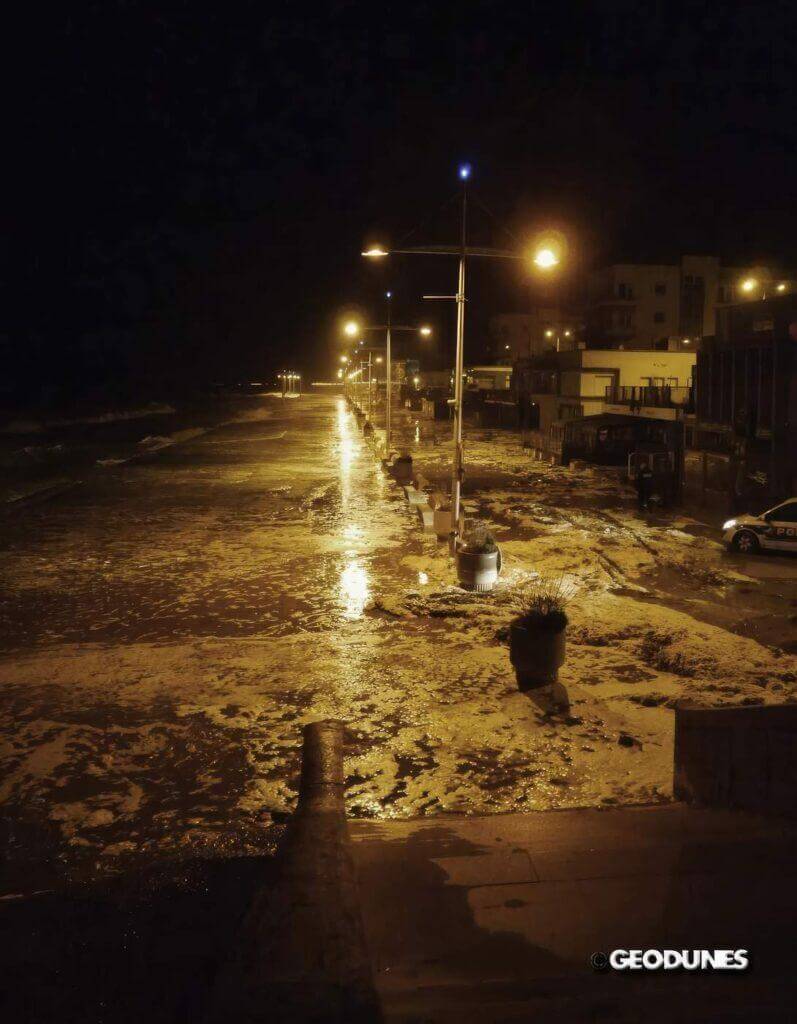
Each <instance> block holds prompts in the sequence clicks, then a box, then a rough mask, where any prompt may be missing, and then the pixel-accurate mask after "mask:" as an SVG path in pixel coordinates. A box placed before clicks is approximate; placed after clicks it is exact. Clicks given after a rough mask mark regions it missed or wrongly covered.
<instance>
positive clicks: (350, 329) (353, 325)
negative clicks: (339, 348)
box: [343, 320, 360, 338]
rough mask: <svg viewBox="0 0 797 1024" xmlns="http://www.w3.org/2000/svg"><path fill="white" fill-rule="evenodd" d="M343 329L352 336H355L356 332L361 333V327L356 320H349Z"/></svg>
mask: <svg viewBox="0 0 797 1024" xmlns="http://www.w3.org/2000/svg"><path fill="white" fill-rule="evenodd" d="M343 331H344V333H345V334H348V336H349V337H350V338H353V337H354V336H355V335H356V334H359V331H360V327H359V325H358V323H357V321H356V320H349V321H348V323H346V324H344V326H343Z"/></svg>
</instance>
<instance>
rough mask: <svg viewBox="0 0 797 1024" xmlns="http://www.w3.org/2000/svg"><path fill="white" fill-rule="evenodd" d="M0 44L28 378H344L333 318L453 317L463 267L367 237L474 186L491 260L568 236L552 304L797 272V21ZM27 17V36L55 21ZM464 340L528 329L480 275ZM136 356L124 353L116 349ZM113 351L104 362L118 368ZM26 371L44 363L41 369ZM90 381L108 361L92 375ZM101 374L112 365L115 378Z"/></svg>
mask: <svg viewBox="0 0 797 1024" xmlns="http://www.w3.org/2000/svg"><path fill="white" fill-rule="evenodd" d="M59 17H60V19H61V20H60V21H56V22H52V21H50V20H49V15H48V16H45V14H44V11H43V9H42V10H41V11H40V12H39V14H38V15H36V14H35V13H34V16H33V19H32V20H31V21H30V22H29V23H28V24H26V25H22V24H21V22H20V24H19V31H18V34H17V36H16V37H15V35H14V32H13V31H11V30H12V29H13V28H14V25H13V23H12V19H13V16H8V15H7V19H8V22H7V26H6V27H7V29H8V30H9V32H8V38H9V40H10V41H11V43H12V48H13V49H15V50H16V53H17V57H18V67H17V70H16V74H15V77H14V82H13V87H12V89H11V90H10V93H7V95H6V105H7V106H8V108H9V109H8V114H9V116H8V118H7V126H6V138H7V139H8V140H9V142H10V145H9V148H8V151H7V164H6V170H7V171H8V172H10V174H9V177H8V180H7V187H6V189H5V190H4V199H5V203H4V222H5V228H6V230H5V231H4V236H5V240H6V242H7V243H8V248H7V254H6V266H5V267H4V282H3V283H4V303H3V304H4V309H5V312H6V325H5V329H4V333H5V336H6V341H7V343H8V344H9V345H10V347H11V351H12V353H13V354H14V356H15V357H19V365H20V366H22V367H23V369H25V370H26V372H30V354H31V353H35V356H36V360H37V362H38V361H40V360H41V359H42V358H44V361H45V363H47V364H48V365H49V366H50V367H52V368H54V370H53V372H66V370H65V369H64V368H68V367H74V366H81V367H84V366H85V365H87V364H90V365H92V364H96V366H99V367H100V369H102V367H105V368H106V369H110V370H113V369H114V367H117V363H116V362H115V361H114V360H115V359H116V356H117V355H118V356H119V361H118V372H120V373H127V372H130V373H133V372H134V370H135V368H136V366H137V365H139V362H140V366H142V367H143V366H146V368H147V372H148V373H150V374H151V372H152V368H153V367H158V366H161V367H163V372H164V374H167V373H172V374H174V373H175V372H176V371H177V370H179V368H186V372H188V370H189V369H190V372H191V373H196V374H197V375H198V376H201V375H210V376H214V375H215V376H226V377H236V376H246V375H249V376H252V375H258V376H259V375H263V374H266V373H268V372H269V371H273V370H279V369H282V368H283V366H284V365H286V364H290V365H293V366H298V367H299V368H300V369H304V370H305V372H307V373H310V372H323V371H325V370H328V368H329V365H330V358H331V353H333V352H334V351H335V350H334V346H333V344H332V342H333V335H334V330H335V327H336V324H337V322H338V317H339V314H340V312H341V311H342V310H343V309H344V308H346V307H347V306H348V305H349V304H360V305H361V306H362V307H363V308H364V309H365V310H366V311H370V310H373V315H374V316H377V315H378V312H379V310H378V301H377V300H378V297H379V295H380V293H381V291H382V290H383V288H384V287H385V284H386V282H388V281H390V282H391V284H392V287H393V288H394V290H395V291H396V292H397V293H398V298H397V300H396V303H397V314H398V315H399V316H400V317H401V318H404V319H413V318H418V317H421V316H423V317H425V318H427V319H428V318H429V316H430V313H431V314H432V315H434V316H435V317H436V318H437V320H438V321H439V324H438V326H439V327H440V339H441V340H440V341H439V342H438V344H443V345H445V344H446V343H447V336H448V334H449V333H450V332H448V330H447V329H448V327H449V326H450V321H451V318H452V315H453V314H452V311H451V310H450V309H449V308H447V307H441V306H439V305H438V306H436V307H435V308H434V309H432V310H430V309H429V308H428V306H429V304H428V303H427V304H426V307H427V308H425V309H424V308H423V304H422V303H420V302H419V300H418V297H419V295H420V294H421V293H422V292H423V291H429V290H432V291H439V290H443V291H451V290H452V285H453V274H454V268H453V267H452V266H451V265H450V264H449V263H448V262H447V261H445V260H442V261H440V260H438V261H432V262H431V263H427V262H426V261H415V262H414V263H413V265H412V266H411V267H410V266H408V265H407V264H408V262H411V261H405V262H404V264H403V265H401V266H400V265H399V264H398V261H396V262H394V263H393V265H392V267H391V268H390V269H388V268H386V267H384V268H375V267H374V266H372V265H367V264H366V263H365V261H363V260H361V259H360V257H359V250H360V248H361V246H362V243H363V242H364V241H366V240H368V239H374V238H377V237H378V238H380V239H384V240H387V241H392V242H396V241H398V240H399V239H400V238H401V237H403V235H404V234H405V233H406V232H407V231H410V230H411V229H412V228H413V227H415V226H416V225H417V229H416V231H415V233H414V234H413V236H412V237H411V240H417V241H427V240H429V239H430V238H433V240H437V241H443V240H447V238H448V237H452V238H453V236H454V233H455V231H456V223H455V216H454V210H453V207H449V208H448V209H447V210H444V211H443V212H442V213H440V212H438V211H439V208H440V207H441V206H442V204H444V202H445V201H446V200H447V199H449V198H450V197H451V196H452V195H453V194H454V193H455V192H456V189H457V183H456V177H455V175H456V167H457V164H458V163H459V162H460V160H462V159H467V160H469V161H470V162H471V163H472V164H473V165H474V180H473V186H474V189H475V190H476V192H477V193H478V195H479V196H480V198H481V199H482V201H483V202H484V204H485V205H486V206H487V208H489V209H490V210H491V211H492V212H493V213H494V214H495V217H496V220H495V221H488V219H487V218H486V216H482V215H481V214H478V215H476V216H475V217H474V223H473V229H474V232H475V234H476V235H477V236H478V238H479V240H482V241H484V242H485V243H488V242H492V243H494V244H503V245H506V244H512V239H511V237H510V235H507V234H502V233H501V232H500V230H499V229H498V228H497V227H496V223H503V224H505V225H507V226H508V227H509V229H510V230H511V232H512V233H513V234H514V235H515V236H516V237H517V238H524V237H527V236H528V235H529V233H530V232H532V231H533V230H534V229H535V228H542V227H547V226H548V225H556V226H557V227H560V228H562V229H563V230H565V231H566V232H567V234H568V238H569V239H570V241H571V251H570V258H569V260H568V270H567V274H566V275H565V276H564V279H563V281H562V285H561V287H562V289H563V294H564V295H567V294H572V293H573V292H574V291H575V290H576V289H577V287H578V281H579V275H580V274H581V273H582V272H583V270H584V268H586V267H589V266H591V265H594V264H595V263H598V262H600V261H602V260H607V259H624V260H633V259H646V260H650V261H656V262H659V261H661V262H663V261H666V260H670V259H675V258H677V256H678V255H679V254H680V253H682V252H698V253H716V254H719V255H721V256H722V257H723V258H724V259H726V260H727V261H738V262H750V261H753V260H759V259H760V260H769V259H771V260H778V261H782V262H785V263H786V264H795V263H797V259H795V256H794V238H795V228H796V227H797V224H796V221H797V218H796V217H795V187H794V178H795V170H794V168H795V144H796V143H797V116H796V115H797V110H796V109H795V92H797V88H796V87H795V78H796V76H795V63H796V62H797V14H796V13H795V11H794V6H793V5H792V4H790V3H786V2H784V3H760V2H759V3H756V2H750V3H748V4H746V5H738V6H737V5H733V4H721V3H716V2H714V3H710V4H702V3H691V4H676V3H658V2H652V0H646V2H644V3H641V2H640V3H629V2H626V0H613V2H606V3H595V4H586V3H585V4H578V5H568V4H565V3H557V4H551V3H545V4H540V3H533V2H526V3H488V2H482V3H470V4H468V3H461V4H458V5H448V4H445V3H441V2H437V3H412V2H407V3H403V4H399V3H370V4H364V3H336V4H320V5H318V4H316V5H313V4H281V5H279V6H278V5H275V4H271V5H268V4H246V3H235V2H229V3H226V4H220V3H216V4H213V5H209V6H208V8H207V9H203V8H202V7H201V6H200V5H198V4H197V3H195V2H192V3H168V2H162V3H160V4H158V5H148V4H143V3H133V2H121V0H115V2H114V0H102V2H93V3H82V4H81V3H77V4H75V5H72V10H71V12H70V13H68V14H61V15H59ZM37 19H38V20H37ZM471 281H472V284H473V292H472V297H473V302H472V303H471V306H470V307H469V325H472V331H471V337H473V344H474V345H478V341H479V337H480V332H481V331H483V327H484V323H485V322H486V317H487V316H488V315H489V314H490V313H492V312H496V311H500V310H502V309H508V308H522V306H523V305H524V303H526V302H528V301H529V297H530V295H531V296H532V297H533V296H534V294H535V293H534V290H533V288H532V291H531V292H529V290H528V289H527V288H526V287H525V285H524V284H523V283H521V281H520V280H519V279H518V277H517V274H514V273H510V272H508V271H507V268H506V267H504V266H501V267H491V266H487V267H482V266H480V267H478V268H476V267H474V269H473V274H472V277H471ZM116 350H118V352H117V351H116ZM109 353H110V354H109ZM26 354H27V356H28V363H26V362H25V356H26ZM89 368H90V366H89ZM98 372H99V371H98Z"/></svg>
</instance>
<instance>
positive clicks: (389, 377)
mask: <svg viewBox="0 0 797 1024" xmlns="http://www.w3.org/2000/svg"><path fill="white" fill-rule="evenodd" d="M392 298H393V292H385V299H386V300H387V308H386V316H385V323H383V324H369V325H368V326H365V327H363V326H361V325H360V324H357V323H356V322H355V321H353V320H350V321H349V322H348V323H347V324H345V325H344V327H343V330H344V333H345V334H347V335H349V336H350V337H351V336H352V335H354V334H359V333H365V332H366V331H384V332H385V361H386V363H387V366H386V368H385V391H386V394H385V447H386V449H387V454H388V455H389V454H390V440H391V432H392V402H391V396H392V392H393V357H392V333H393V332H394V331H396V332H399V333H401V332H407V331H409V332H410V333H416V332H417V333H418V334H420V335H422V337H424V338H428V337H429V336H430V335H431V333H432V328H431V327H427V326H425V325H423V326H421V327H411V326H409V325H407V324H394V323H393V315H392V309H391V299H392ZM368 360H369V363H370V360H371V356H370V350H369V357H368ZM369 397H370V387H369Z"/></svg>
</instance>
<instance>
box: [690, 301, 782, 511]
mask: <svg viewBox="0 0 797 1024" xmlns="http://www.w3.org/2000/svg"><path fill="white" fill-rule="evenodd" d="M696 380H697V389H696V390H697V402H696V420H695V426H694V432H693V437H692V444H691V449H692V450H691V452H690V453H689V454H688V457H687V488H688V490H689V491H690V492H691V493H692V494H693V495H694V496H695V497H697V498H699V499H700V500H701V501H704V502H708V503H714V504H718V505H722V506H723V507H728V508H731V509H732V510H734V511H743V510H751V511H757V512H760V511H761V510H762V509H763V508H764V507H765V506H766V505H767V504H774V503H775V501H777V500H779V499H780V498H784V497H792V496H794V495H795V494H797V295H794V294H790V295H783V296H781V297H776V298H771V299H767V300H762V301H759V302H749V303H744V304H739V305H734V306H729V307H726V308H723V309H721V310H720V311H719V312H718V315H717V331H716V336H715V337H714V338H712V339H709V340H708V341H707V342H706V343H705V345H704V347H703V349H702V350H701V352H700V353H699V355H698V362H697V368H696Z"/></svg>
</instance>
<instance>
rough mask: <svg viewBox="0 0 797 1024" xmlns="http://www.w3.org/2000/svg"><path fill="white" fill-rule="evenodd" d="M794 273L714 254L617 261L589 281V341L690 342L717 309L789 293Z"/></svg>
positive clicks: (713, 320) (708, 329)
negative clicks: (729, 262)
mask: <svg viewBox="0 0 797 1024" xmlns="http://www.w3.org/2000/svg"><path fill="white" fill-rule="evenodd" d="M795 290H797V281H795V275H794V274H793V273H788V272H783V271H779V270H778V269H776V268H773V267H765V266H749V267H725V266H722V265H721V264H720V261H719V258H718V257H716V256H684V257H683V258H682V259H681V262H680V263H677V264H647V263H644V264H643V263H616V264H613V265H611V266H608V267H604V268H602V269H600V270H596V271H594V272H593V273H592V274H591V275H590V277H589V281H588V299H587V311H586V321H587V334H588V338H589V341H590V344H596V345H602V346H606V347H611V346H616V345H628V346H633V347H635V348H656V347H660V346H666V345H667V344H670V345H671V346H673V345H677V346H682V347H688V346H690V345H694V344H695V341H696V339H699V338H703V337H706V336H711V335H713V334H714V333H715V331H716V324H717V310H718V309H719V308H722V307H724V306H727V305H729V304H733V303H741V302H748V301H755V300H759V299H761V298H762V297H765V296H767V295H770V296H771V295H774V294H785V293H793V292H794V291H795Z"/></svg>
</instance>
